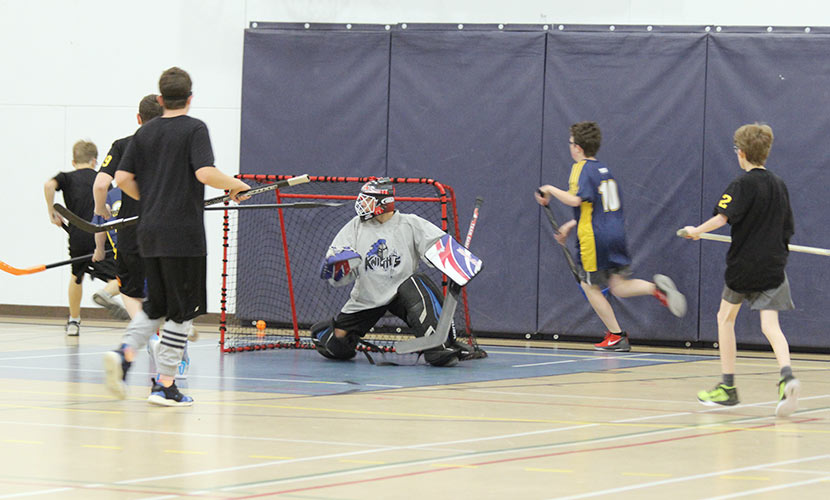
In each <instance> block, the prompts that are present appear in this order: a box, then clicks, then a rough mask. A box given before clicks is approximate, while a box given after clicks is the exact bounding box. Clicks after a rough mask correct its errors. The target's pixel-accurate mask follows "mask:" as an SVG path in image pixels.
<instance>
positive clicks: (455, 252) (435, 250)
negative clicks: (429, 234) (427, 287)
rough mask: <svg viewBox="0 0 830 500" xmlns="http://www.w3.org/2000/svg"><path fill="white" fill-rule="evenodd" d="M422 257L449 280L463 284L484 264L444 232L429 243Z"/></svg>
mask: <svg viewBox="0 0 830 500" xmlns="http://www.w3.org/2000/svg"><path fill="white" fill-rule="evenodd" d="M424 257H426V259H427V260H428V261H429V263H430V264H432V265H433V266H435V267H436V268H437V269H438V270H439V271H441V272H442V273H444V274H446V275H447V276H448V277H449V278H450V279H451V280H453V281H454V282H455V283H457V284H458V286H464V285H466V284H467V283H469V282H470V280H471V279H473V278H474V277H475V276H476V275H477V274H478V273H479V272H480V271H481V266H482V265H483V264H484V263H483V262H482V261H481V259H479V258H478V257H476V256H475V255H473V254H472V252H470V251H469V250H467V249H466V248H464V247H463V246H462V245H461V244H460V243H458V242H457V241H455V240H454V239H453V238H452V236H450V235H448V234H445V235H444V236H442V237H440V238H438V240H437V241H436V242H435V243H433V244H432V245H430V247H429V249H427V251H426V253H425V254H424Z"/></svg>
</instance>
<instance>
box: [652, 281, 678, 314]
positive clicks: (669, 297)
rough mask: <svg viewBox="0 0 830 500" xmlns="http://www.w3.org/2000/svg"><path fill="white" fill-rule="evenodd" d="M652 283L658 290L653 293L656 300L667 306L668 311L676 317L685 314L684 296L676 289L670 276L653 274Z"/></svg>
mask: <svg viewBox="0 0 830 500" xmlns="http://www.w3.org/2000/svg"><path fill="white" fill-rule="evenodd" d="M654 285H655V286H656V287H657V291H658V293H656V294H655V296H656V297H657V300H659V301H660V302H661V303H662V304H663V305H664V306H666V307H668V308H669V311H671V313H672V314H674V315H675V316H677V317H678V318H682V317H683V316H685V315H686V297H685V296H684V295H683V294H682V293H680V291H679V290H677V287H676V286H675V285H674V281H672V279H671V278H669V277H668V276H666V275H663V274H655V275H654Z"/></svg>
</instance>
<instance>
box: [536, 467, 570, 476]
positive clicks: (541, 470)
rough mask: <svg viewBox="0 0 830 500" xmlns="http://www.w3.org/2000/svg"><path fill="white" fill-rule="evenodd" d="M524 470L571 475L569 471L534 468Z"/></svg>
mask: <svg viewBox="0 0 830 500" xmlns="http://www.w3.org/2000/svg"><path fill="white" fill-rule="evenodd" d="M525 470H526V471H528V472H561V473H563V474H573V471H572V470H570V469H537V468H535V467H527V468H525Z"/></svg>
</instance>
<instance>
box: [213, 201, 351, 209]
mask: <svg viewBox="0 0 830 500" xmlns="http://www.w3.org/2000/svg"><path fill="white" fill-rule="evenodd" d="M341 206H343V204H342V203H334V202H330V201H326V202H316V201H296V202H293V203H263V204H261V205H229V206H227V207H205V210H249V209H257V208H317V207H341Z"/></svg>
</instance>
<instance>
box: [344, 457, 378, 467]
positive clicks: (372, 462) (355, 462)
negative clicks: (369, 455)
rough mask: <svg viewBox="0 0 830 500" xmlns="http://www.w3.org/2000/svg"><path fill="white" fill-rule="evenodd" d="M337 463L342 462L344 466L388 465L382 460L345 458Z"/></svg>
mask: <svg viewBox="0 0 830 500" xmlns="http://www.w3.org/2000/svg"><path fill="white" fill-rule="evenodd" d="M339 461H340V462H343V463H346V464H370V465H382V464H385V463H388V462H385V461H383V460H348V459H345V458H344V459H342V460H339Z"/></svg>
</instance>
